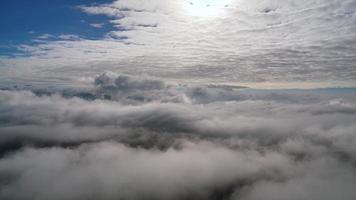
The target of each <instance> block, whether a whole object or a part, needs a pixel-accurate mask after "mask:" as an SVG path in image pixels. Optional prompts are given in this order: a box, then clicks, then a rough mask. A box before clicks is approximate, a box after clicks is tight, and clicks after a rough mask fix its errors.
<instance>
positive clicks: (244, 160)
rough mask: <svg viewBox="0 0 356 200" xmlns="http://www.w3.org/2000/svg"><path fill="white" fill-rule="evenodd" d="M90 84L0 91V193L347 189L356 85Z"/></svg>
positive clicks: (251, 193) (228, 194) (17, 197)
mask: <svg viewBox="0 0 356 200" xmlns="http://www.w3.org/2000/svg"><path fill="white" fill-rule="evenodd" d="M92 83H93V84H94V85H92V87H90V88H69V89H68V88H67V89H62V90H54V89H53V88H47V89H43V88H33V92H34V93H33V92H30V91H4V90H2V91H0V102H1V103H0V132H1V134H0V198H1V199H13V200H22V199H26V200H32V199H36V200H38V199H39V200H41V199H54V200H56V199H61V200H70V199H88V198H93V197H95V198H97V199H103V200H111V199H120V198H123V199H133V200H139V199H169V200H170V199H172V200H176V199H182V198H184V199H209V200H210V199H211V200H215V199H216V200H217V199H219V200H221V199H239V200H253V199H261V198H262V197H263V198H264V199H267V200H275V199H292V200H294V199H311V198H314V199H323V200H329V199H330V200H331V199H344V200H353V199H355V197H356V193H355V190H354V185H355V184H356V175H355V173H354V171H355V162H356V148H355V147H356V136H355V131H356V126H355V123H354V122H355V120H356V115H355V113H356V103H355V102H356V95H355V93H343V92H336V93H335V91H328V90H325V91H323V90H322V91H319V90H312V91H303V90H301V91H298V90H296V91H273V90H272V91H270V90H250V89H243V90H241V89H236V88H231V87H226V86H220V87H218V86H197V85H195V86H194V85H177V84H174V83H166V82H164V81H162V80H160V79H152V78H149V77H133V76H126V75H116V74H113V73H106V74H103V75H100V76H97V77H96V78H95V79H94V80H93V82H92ZM17 89H20V88H17ZM172 96H185V100H184V99H183V98H182V99H181V101H177V100H176V99H174V98H171V97H172ZM183 100H184V101H183Z"/></svg>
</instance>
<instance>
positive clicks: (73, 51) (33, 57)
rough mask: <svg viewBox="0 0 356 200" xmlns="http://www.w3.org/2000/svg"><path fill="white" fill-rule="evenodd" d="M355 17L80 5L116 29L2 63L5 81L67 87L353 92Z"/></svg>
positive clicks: (235, 6) (144, 4)
mask: <svg viewBox="0 0 356 200" xmlns="http://www.w3.org/2000/svg"><path fill="white" fill-rule="evenodd" d="M355 9H356V1H355V0H312V1H310V0H309V1H306V0H303V1H298V2H296V1H292V0H288V1H285V0H283V1H282V0H278V1H274V0H267V1H257V0H253V1H251V0H249V1H247V0H222V1H215V0H206V1H200V0H192V1H181V0H173V1H160V0H149V1H147V0H129V1H128V0H120V1H114V2H113V3H109V4H96V5H82V6H79V7H78V12H85V13H88V14H90V15H106V16H108V17H110V18H111V20H110V21H109V22H103V23H111V24H112V25H113V26H114V27H115V29H114V30H112V31H111V32H109V33H107V34H106V36H105V37H104V38H102V39H101V40H88V39H80V38H78V37H75V35H67V36H65V37H62V38H63V40H59V41H48V42H44V43H40V44H37V45H22V46H20V47H19V48H20V49H21V50H22V51H23V52H25V53H26V55H28V56H29V57H27V58H23V57H17V58H14V59H12V58H3V59H1V65H2V66H6V67H5V68H4V69H1V70H2V73H1V74H3V75H2V76H3V77H4V79H3V80H5V78H7V79H10V78H9V77H11V78H12V80H13V79H14V78H17V79H20V80H24V79H25V80H31V81H33V82H36V81H37V82H39V81H46V80H56V81H58V82H61V83H63V82H66V81H68V79H69V80H71V81H73V80H76V79H77V78H78V77H82V76H89V75H94V74H96V73H98V72H100V73H101V72H102V71H103V70H111V71H116V72H119V73H129V74H135V73H137V71H139V72H140V73H142V74H150V75H154V76H157V77H160V78H166V79H169V80H176V79H179V80H180V81H186V82H193V81H199V82H203V83H206V82H217V83H222V82H223V83H234V84H244V85H250V86H255V85H258V86H260V85H261V84H262V86H261V87H263V86H264V87H267V86H268V85H266V84H271V83H278V84H279V85H280V87H313V86H314V87H315V86H317V87H325V86H330V85H331V86H355V77H356V75H355V70H354V69H355V56H354V55H355V53H356V50H355V46H356V45H355V41H356V37H355V34H354V32H355V29H356V23H355V22H356V19H355V16H356V15H355V13H354V10H355ZM68 39H69V40H68ZM28 68H29V69H28ZM88 69H90V70H88ZM24 71H25V72H26V74H27V75H26V77H24V76H23V74H24ZM83 71H84V72H83ZM83 73H85V74H83ZM63 79H65V80H63ZM9 81H11V79H10V80H9ZM275 85H276V84H275ZM275 85H274V86H275Z"/></svg>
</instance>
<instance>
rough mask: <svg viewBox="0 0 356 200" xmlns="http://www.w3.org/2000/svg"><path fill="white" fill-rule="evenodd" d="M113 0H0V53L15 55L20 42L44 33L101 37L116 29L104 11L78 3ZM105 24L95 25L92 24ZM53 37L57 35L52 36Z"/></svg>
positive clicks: (99, 2) (30, 40) (27, 42)
mask: <svg viewBox="0 0 356 200" xmlns="http://www.w3.org/2000/svg"><path fill="white" fill-rule="evenodd" d="M111 2H112V0H95V1H94V0H75V1H74V0H9V1H1V3H0V29H1V30H0V56H10V57H11V56H16V55H19V53H20V51H19V50H18V49H17V46H18V45H20V44H29V45H31V44H34V43H35V42H34V39H36V38H37V37H38V36H41V35H43V34H51V35H54V36H59V35H61V34H73V35H77V36H79V37H82V38H86V39H100V38H102V37H103V36H104V35H105V34H106V33H108V32H109V31H111V30H113V27H112V26H111V24H109V23H108V19H109V18H108V17H107V16H104V15H88V14H86V13H83V12H82V11H81V10H79V9H78V8H77V6H79V5H92V4H102V3H111ZM101 23H104V25H103V26H102V27H101V28H96V27H93V26H91V25H90V24H101ZM52 39H54V38H52Z"/></svg>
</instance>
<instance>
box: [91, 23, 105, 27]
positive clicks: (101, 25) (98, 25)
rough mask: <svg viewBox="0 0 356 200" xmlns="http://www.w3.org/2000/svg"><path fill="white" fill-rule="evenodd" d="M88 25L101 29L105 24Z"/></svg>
mask: <svg viewBox="0 0 356 200" xmlns="http://www.w3.org/2000/svg"><path fill="white" fill-rule="evenodd" d="M89 25H90V26H92V27H94V28H102V27H103V26H104V25H105V24H104V23H94V24H89Z"/></svg>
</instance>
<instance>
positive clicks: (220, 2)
mask: <svg viewBox="0 0 356 200" xmlns="http://www.w3.org/2000/svg"><path fill="white" fill-rule="evenodd" d="M227 7H229V0H188V1H187V4H186V9H187V12H188V14H189V15H191V16H196V17H217V16H220V15H221V14H222V13H223V11H224V10H225V8H227Z"/></svg>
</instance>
